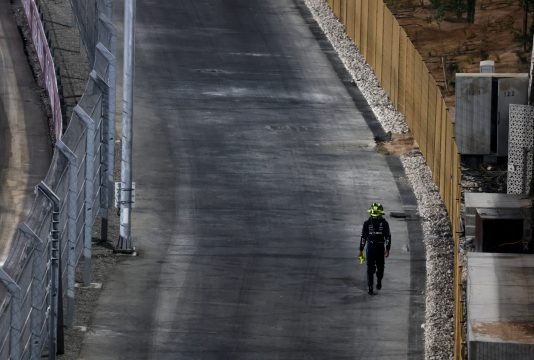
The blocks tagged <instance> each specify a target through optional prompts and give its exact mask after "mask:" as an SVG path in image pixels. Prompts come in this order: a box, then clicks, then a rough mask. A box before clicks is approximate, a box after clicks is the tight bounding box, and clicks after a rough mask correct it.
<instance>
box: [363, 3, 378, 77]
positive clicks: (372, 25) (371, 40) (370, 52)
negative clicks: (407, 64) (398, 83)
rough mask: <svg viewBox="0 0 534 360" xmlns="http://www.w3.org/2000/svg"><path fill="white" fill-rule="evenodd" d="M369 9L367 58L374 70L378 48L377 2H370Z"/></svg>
mask: <svg viewBox="0 0 534 360" xmlns="http://www.w3.org/2000/svg"><path fill="white" fill-rule="evenodd" d="M368 4H369V7H368V11H367V19H368V20H367V51H366V55H365V58H366V59H367V63H368V64H369V65H371V67H372V68H373V69H374V68H375V66H376V63H375V48H376V32H375V29H376V5H377V4H376V1H373V0H370V1H368Z"/></svg>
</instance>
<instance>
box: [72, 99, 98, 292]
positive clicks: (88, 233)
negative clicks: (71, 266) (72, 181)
mask: <svg viewBox="0 0 534 360" xmlns="http://www.w3.org/2000/svg"><path fill="white" fill-rule="evenodd" d="M74 113H76V115H77V116H78V118H79V119H80V120H81V121H82V122H83V124H84V125H85V126H86V128H87V132H86V134H87V135H86V136H87V141H86V152H87V155H86V158H85V219H84V220H85V221H84V236H83V260H84V261H83V262H84V272H83V283H84V285H85V286H89V284H91V267H92V265H91V253H92V250H91V248H92V244H91V241H92V238H93V236H92V229H93V204H94V201H93V200H94V199H93V197H94V191H93V186H94V161H95V122H94V120H93V119H92V118H91V117H90V116H89V114H87V113H86V112H85V110H84V109H83V108H82V107H81V106H80V105H76V107H75V108H74Z"/></svg>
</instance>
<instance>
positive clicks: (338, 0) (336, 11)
mask: <svg viewBox="0 0 534 360" xmlns="http://www.w3.org/2000/svg"><path fill="white" fill-rule="evenodd" d="M334 15H335V16H336V17H337V18H338V19H339V18H340V16H341V0H334Z"/></svg>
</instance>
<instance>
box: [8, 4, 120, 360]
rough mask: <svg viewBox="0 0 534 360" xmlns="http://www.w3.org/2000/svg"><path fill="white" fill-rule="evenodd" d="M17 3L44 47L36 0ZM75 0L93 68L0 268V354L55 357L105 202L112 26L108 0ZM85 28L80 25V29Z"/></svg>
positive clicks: (110, 128)
mask: <svg viewBox="0 0 534 360" xmlns="http://www.w3.org/2000/svg"><path fill="white" fill-rule="evenodd" d="M22 2H23V4H24V8H25V9H29V10H28V11H29V12H27V13H26V14H30V15H28V16H29V17H28V21H29V22H30V21H31V22H32V23H33V26H32V33H34V32H38V33H39V34H40V35H36V37H35V38H34V39H40V40H37V41H38V42H37V43H34V45H35V46H36V48H37V47H43V48H44V49H38V52H40V51H42V52H43V53H44V54H45V55H46V54H51V51H50V49H49V48H48V41H45V39H43V38H39V36H41V35H43V34H44V32H43V30H42V29H43V26H42V23H41V19H40V16H39V14H38V12H37V7H36V5H35V1H34V0H22ZM78 3H84V4H86V5H87V4H89V3H90V4H93V6H94V9H95V11H96V13H95V14H96V15H95V17H94V18H93V20H94V24H93V29H94V31H93V32H92V33H91V36H90V37H91V39H90V41H85V44H93V43H94V49H93V50H92V51H91V52H88V53H89V54H92V57H91V63H92V64H93V70H92V72H91V74H90V76H89V81H88V83H87V86H86V90H85V93H84V95H83V96H82V98H81V100H80V102H79V103H78V105H77V106H76V108H75V109H74V112H73V114H72V118H71V120H70V123H69V125H68V127H67V129H66V131H65V132H64V133H63V135H62V136H59V135H60V134H61V132H59V133H58V136H57V141H56V147H55V150H56V151H55V152H54V155H53V158H52V162H51V165H50V168H49V170H48V173H47V175H46V177H45V179H44V180H43V181H42V182H41V183H40V184H39V185H38V186H37V187H36V194H35V200H34V202H33V204H32V207H31V209H30V210H29V213H28V216H27V217H26V219H25V221H24V223H23V224H21V225H20V226H19V228H18V230H17V232H16V234H15V236H14V239H13V241H12V245H11V248H10V249H9V253H8V256H7V259H6V261H5V262H4V264H3V265H2V266H1V268H0V283H1V284H2V285H3V286H0V359H13V360H19V359H40V358H41V355H42V354H43V353H45V352H47V353H48V357H49V358H51V359H54V358H55V354H56V351H57V346H58V341H57V340H58V335H60V336H61V332H62V328H63V324H62V318H63V316H62V314H63V299H64V298H65V299H66V323H67V324H72V323H73V320H74V307H75V302H74V294H75V270H76V267H77V265H78V263H79V260H80V259H81V258H82V255H83V262H84V264H85V272H84V282H90V279H91V273H90V271H91V268H90V265H91V240H92V227H93V224H94V222H95V220H96V217H97V216H98V215H99V213H104V212H105V213H107V208H108V206H109V204H110V196H109V192H110V191H111V188H112V187H111V183H110V179H111V180H112V179H113V172H112V169H113V165H111V166H110V165H109V161H110V152H109V151H108V150H109V146H110V143H111V145H112V146H111V148H113V149H114V147H113V141H114V140H113V139H114V113H115V110H114V109H115V108H114V104H115V95H114V94H115V78H116V74H115V66H116V60H115V57H114V55H113V53H114V50H115V48H114V47H115V37H116V30H115V28H114V26H113V24H112V22H111V20H110V19H111V13H112V10H111V2H110V1H108V0H93V1H81V0H73V5H74V4H78ZM74 9H75V10H78V11H83V9H81V8H79V7H76V6H74ZM86 25H87V24H86ZM88 34H89V33H88V32H87V31H86V32H84V31H82V35H83V36H85V35H88ZM50 61H51V58H50V57H46V60H45V63H46V66H47V67H48V69H54V64H53V63H50ZM53 73H54V74H55V71H53ZM48 81H50V82H54V80H53V79H52V78H51V79H50V80H47V82H48ZM53 85H54V84H52V87H51V88H52V89H55V91H56V94H55V95H53V96H51V99H52V98H54V97H55V96H58V95H57V82H56V84H55V88H54V86H53ZM58 98H59V97H58ZM54 121H55V120H54ZM111 160H113V159H112V158H111ZM113 163H114V161H112V162H111V164H113ZM110 169H111V171H110ZM110 172H111V174H110Z"/></svg>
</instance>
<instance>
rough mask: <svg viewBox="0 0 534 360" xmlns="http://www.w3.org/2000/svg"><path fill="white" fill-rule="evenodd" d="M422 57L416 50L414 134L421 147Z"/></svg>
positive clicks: (414, 65) (414, 64) (414, 60)
mask: <svg viewBox="0 0 534 360" xmlns="http://www.w3.org/2000/svg"><path fill="white" fill-rule="evenodd" d="M421 61H422V60H421V55H419V53H418V52H417V50H415V48H414V59H413V68H414V70H413V71H414V89H413V99H412V101H413V114H414V115H413V117H414V125H413V132H414V134H415V138H416V140H417V142H418V143H419V145H421V143H420V141H421V133H420V130H421V88H422V86H421V84H422V81H423V74H422V71H421V70H422V66H421Z"/></svg>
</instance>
